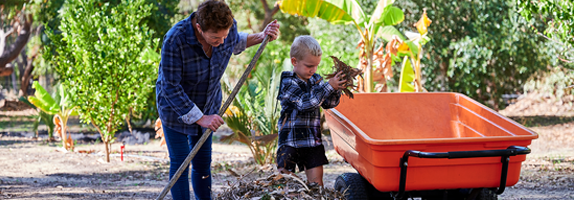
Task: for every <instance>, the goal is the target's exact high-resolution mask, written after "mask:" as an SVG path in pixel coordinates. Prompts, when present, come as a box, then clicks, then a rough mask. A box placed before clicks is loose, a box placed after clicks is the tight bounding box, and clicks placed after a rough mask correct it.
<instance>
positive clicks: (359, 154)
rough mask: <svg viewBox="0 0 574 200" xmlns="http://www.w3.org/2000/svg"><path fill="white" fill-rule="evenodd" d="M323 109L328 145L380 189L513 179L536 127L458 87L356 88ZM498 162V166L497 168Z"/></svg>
mask: <svg viewBox="0 0 574 200" xmlns="http://www.w3.org/2000/svg"><path fill="white" fill-rule="evenodd" d="M325 117H326V120H327V124H328V126H329V129H330V130H331V136H332V140H333V145H334V147H335V150H336V151H337V152H338V153H339V154H340V155H341V156H343V158H344V159H345V161H347V162H348V163H350V164H351V165H352V166H353V167H354V168H355V169H356V170H357V171H358V172H359V173H360V174H361V175H362V177H364V179H365V180H366V181H368V183H369V184H371V185H372V186H373V187H374V188H376V190H378V191H380V192H393V194H394V195H395V198H396V197H401V196H402V195H403V194H404V193H405V192H407V193H408V191H425V190H449V189H463V188H498V191H497V193H502V192H503V191H504V188H505V186H512V185H514V184H516V183H517V182H518V179H519V176H520V167H521V162H522V161H524V160H525V159H526V154H528V153H530V149H528V148H526V147H527V146H528V145H529V144H530V143H531V141H532V140H533V139H536V138H538V135H537V134H536V133H534V132H533V131H531V130H528V129H527V128H525V127H523V126H522V125H520V124H518V123H516V122H514V121H512V120H510V119H508V118H506V117H504V116H502V115H500V114H498V113H497V112H496V111H493V110H491V109H489V108H487V107H486V106H484V105H482V104H480V103H478V102H476V101H474V100H472V99H470V98H469V97H467V96H465V95H462V94H458V93H360V94H355V98H354V99H347V98H344V97H343V98H341V103H340V104H339V106H337V107H336V108H334V109H330V110H326V111H325ZM505 168H506V169H505Z"/></svg>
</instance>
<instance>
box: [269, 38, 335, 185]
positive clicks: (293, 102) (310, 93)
mask: <svg viewBox="0 0 574 200" xmlns="http://www.w3.org/2000/svg"><path fill="white" fill-rule="evenodd" d="M322 54H323V52H322V51H321V46H320V45H319V43H318V42H317V40H315V39H314V38H313V37H311V36H299V37H297V38H295V41H293V44H292V45H291V52H290V56H291V64H293V71H284V72H283V73H282V74H281V85H280V86H279V94H278V96H277V99H278V100H279V101H281V116H280V117H279V122H278V128H279V148H278V149H277V169H278V170H279V172H281V173H290V172H293V173H294V172H295V166H296V165H297V166H298V167H299V171H303V170H305V175H306V176H307V181H308V183H317V184H319V185H321V186H322V185H323V165H325V164H328V163H329V161H328V160H327V157H326V156H325V148H324V146H323V144H322V141H321V130H320V123H321V113H320V108H319V107H323V109H329V108H334V107H335V106H337V105H338V104H339V99H340V97H341V90H342V89H344V86H343V85H342V84H343V83H344V82H345V81H344V80H340V79H341V78H342V77H341V73H338V74H337V75H336V76H335V77H334V78H332V79H330V80H329V82H323V81H322V77H321V76H320V75H319V74H316V73H315V71H317V66H318V65H319V63H320V62H321V55H322Z"/></svg>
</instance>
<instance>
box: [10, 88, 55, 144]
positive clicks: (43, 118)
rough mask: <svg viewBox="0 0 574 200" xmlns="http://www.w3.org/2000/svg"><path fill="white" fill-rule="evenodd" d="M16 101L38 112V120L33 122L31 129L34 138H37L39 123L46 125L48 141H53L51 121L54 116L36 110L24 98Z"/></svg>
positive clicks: (36, 108)
mask: <svg viewBox="0 0 574 200" xmlns="http://www.w3.org/2000/svg"><path fill="white" fill-rule="evenodd" d="M18 100H20V101H21V102H24V103H26V104H27V105H28V106H30V107H31V108H33V109H34V110H36V111H37V112H38V119H37V120H36V121H34V125H33V128H32V130H33V132H34V133H36V138H38V126H40V122H44V124H46V126H47V127H48V141H54V121H52V119H53V118H54V115H53V114H49V113H47V112H44V111H43V110H41V109H38V107H36V106H35V105H34V104H32V103H31V102H30V101H28V99H27V98H26V97H20V98H19V99H18Z"/></svg>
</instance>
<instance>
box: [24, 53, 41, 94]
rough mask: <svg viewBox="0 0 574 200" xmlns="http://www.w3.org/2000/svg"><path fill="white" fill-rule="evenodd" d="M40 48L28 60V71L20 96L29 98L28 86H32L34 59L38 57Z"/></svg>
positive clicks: (25, 74)
mask: <svg viewBox="0 0 574 200" xmlns="http://www.w3.org/2000/svg"><path fill="white" fill-rule="evenodd" d="M38 49H39V46H36V47H35V48H34V50H33V53H32V56H31V57H30V58H28V64H27V65H26V70H25V71H24V75H23V76H22V78H21V84H20V93H21V94H20V96H28V86H29V85H30V79H31V78H32V71H34V59H36V56H38Z"/></svg>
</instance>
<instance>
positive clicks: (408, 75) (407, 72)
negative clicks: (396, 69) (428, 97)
mask: <svg viewBox="0 0 574 200" xmlns="http://www.w3.org/2000/svg"><path fill="white" fill-rule="evenodd" d="M413 81H415V71H413V67H412V66H411V60H410V59H409V57H408V56H405V57H404V59H403V66H402V69H401V78H400V81H399V92H415V86H414V85H413V83H412V82H413Z"/></svg>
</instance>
